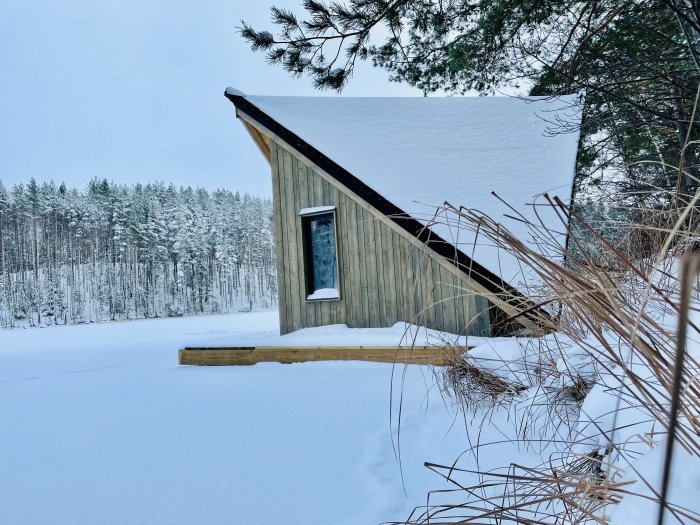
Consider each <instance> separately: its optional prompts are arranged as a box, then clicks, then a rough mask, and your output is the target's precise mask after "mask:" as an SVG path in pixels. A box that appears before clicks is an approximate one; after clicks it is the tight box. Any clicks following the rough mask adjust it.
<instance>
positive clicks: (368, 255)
mask: <svg viewBox="0 0 700 525" xmlns="http://www.w3.org/2000/svg"><path fill="white" fill-rule="evenodd" d="M359 209H360V210H362V222H363V228H362V229H363V231H364V236H365V245H364V252H365V265H366V266H367V299H368V302H369V326H373V327H378V326H383V325H382V323H381V318H382V315H381V313H380V311H381V309H382V305H380V302H379V278H378V276H377V250H376V248H375V246H376V242H377V241H376V239H375V236H374V218H373V217H372V215H370V213H369V212H368V211H367V210H365V209H363V208H359Z"/></svg>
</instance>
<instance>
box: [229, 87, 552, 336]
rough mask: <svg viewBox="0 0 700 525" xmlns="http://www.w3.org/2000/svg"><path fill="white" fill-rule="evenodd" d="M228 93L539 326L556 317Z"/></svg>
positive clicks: (239, 94) (235, 92)
mask: <svg viewBox="0 0 700 525" xmlns="http://www.w3.org/2000/svg"><path fill="white" fill-rule="evenodd" d="M224 95H225V96H226V98H227V99H229V100H230V101H231V102H232V103H233V105H234V106H235V107H236V110H238V111H240V112H242V113H244V114H245V115H247V116H248V117H249V118H251V119H253V120H254V121H256V122H258V123H259V124H260V125H261V126H263V127H265V128H267V129H269V130H270V131H271V132H273V133H274V134H276V135H277V136H278V137H280V138H281V139H283V140H284V141H285V142H287V143H288V144H289V145H290V146H292V147H293V148H294V149H296V150H297V151H298V152H299V153H301V154H302V155H304V156H305V157H306V158H308V159H309V160H311V161H312V162H313V163H314V164H316V165H317V166H318V167H320V168H321V169H322V170H323V171H325V172H326V173H327V174H328V175H330V176H331V177H333V178H334V179H335V180H336V181H338V182H339V183H340V184H342V185H343V186H345V187H346V188H348V189H349V190H350V191H352V192H353V193H355V194H356V195H358V196H359V197H360V198H362V199H364V200H365V201H366V202H367V203H369V204H370V205H372V206H373V207H374V208H375V209H377V210H378V211H379V212H380V213H382V214H383V215H384V216H386V217H387V218H388V219H390V220H391V221H393V222H394V223H395V224H396V225H397V226H399V227H400V228H401V229H403V230H404V231H406V232H407V233H409V234H410V235H411V236H413V237H415V238H416V239H418V240H419V241H421V242H422V243H423V244H425V245H426V246H427V247H428V248H430V249H431V250H432V251H434V252H435V253H437V254H438V255H441V256H442V257H444V258H445V259H448V261H449V262H450V263H451V264H453V265H454V266H456V267H457V268H458V269H459V270H461V271H462V272H463V273H464V274H465V275H466V277H468V278H469V279H472V280H473V281H475V282H476V283H477V284H479V285H480V286H482V287H484V288H485V289H487V290H488V291H490V292H492V293H493V294H494V295H495V296H496V297H498V298H499V300H500V301H501V302H503V303H505V304H507V305H509V306H511V307H513V308H516V309H517V310H519V311H523V312H524V313H523V315H524V316H525V317H526V318H527V319H528V320H530V321H531V322H534V323H536V324H537V325H538V326H541V322H542V318H544V319H545V320H547V321H552V317H551V316H550V315H549V314H548V313H547V312H545V311H544V310H542V309H541V308H539V307H538V306H537V305H536V304H535V303H534V302H533V301H532V300H531V299H529V298H528V297H527V296H526V295H524V294H522V293H521V292H520V291H518V290H517V289H516V288H515V287H514V286H512V285H511V284H509V283H507V282H506V281H504V280H503V279H502V278H501V277H499V276H497V275H496V274H495V273H493V272H491V271H490V270H488V269H487V268H486V267H484V266H482V265H481V264H479V263H478V262H476V261H475V260H473V259H472V258H471V257H469V256H467V255H466V254H465V253H464V252H462V251H461V250H459V249H458V248H457V247H456V246H454V244H452V243H450V242H447V241H445V240H444V239H443V238H442V237H440V236H439V235H437V234H435V233H434V232H433V231H432V230H431V229H430V228H429V227H427V226H425V225H424V224H422V223H421V222H420V221H418V220H417V219H415V218H413V217H412V216H411V215H409V214H408V213H406V212H405V211H403V210H402V209H401V208H399V207H398V206H396V205H395V204H393V203H392V202H390V201H389V200H388V199H386V198H385V197H384V196H382V195H381V194H380V193H378V192H377V191H375V190H373V189H372V188H370V187H369V186H368V185H367V184H365V183H364V182H362V181H361V180H360V179H358V178H357V177H355V176H354V175H353V174H352V173H350V172H349V171H348V170H346V169H345V168H343V167H342V166H340V165H339V164H337V163H336V162H335V161H333V160H332V159H330V158H329V157H327V156H326V155H325V154H324V153H322V152H321V151H319V150H318V149H316V148H315V147H314V146H312V145H311V144H309V143H308V142H306V141H305V140H304V139H302V138H301V137H299V136H298V135H297V134H295V133H294V132H293V131H291V130H289V129H288V128H286V127H285V126H283V125H282V124H280V123H279V122H277V121H276V120H275V119H273V118H272V117H271V116H270V115H268V114H267V113H265V112H264V111H262V110H261V109H260V108H258V107H257V106H256V105H255V104H253V103H252V102H251V101H249V100H248V99H247V98H246V97H245V95H244V94H243V93H242V92H240V91H238V90H235V89H232V88H228V89H227V90H226V91H225V93H224Z"/></svg>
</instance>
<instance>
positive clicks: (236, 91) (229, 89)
mask: <svg viewBox="0 0 700 525" xmlns="http://www.w3.org/2000/svg"><path fill="white" fill-rule="evenodd" d="M224 93H225V94H226V95H230V96H232V97H243V98H245V93H243V91H241V90H240V89H236V88H235V87H227V88H226V91H224Z"/></svg>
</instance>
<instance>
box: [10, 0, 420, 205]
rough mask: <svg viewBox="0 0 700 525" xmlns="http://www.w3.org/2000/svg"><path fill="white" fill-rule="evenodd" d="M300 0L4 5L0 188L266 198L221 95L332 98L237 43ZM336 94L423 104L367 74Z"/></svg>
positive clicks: (259, 165)
mask: <svg viewBox="0 0 700 525" xmlns="http://www.w3.org/2000/svg"><path fill="white" fill-rule="evenodd" d="M273 3H274V4H275V5H278V6H282V7H287V8H290V9H293V10H296V11H297V12H298V13H301V3H302V0H262V1H259V0H250V1H241V0H190V1H183V0H167V1H166V0H148V1H145V2H144V1H143V0H89V1H88V0H63V1H61V2H54V1H50V0H2V2H0V64H2V70H3V75H2V80H1V81H0V181H2V183H3V184H4V185H5V186H7V187H10V186H12V185H14V184H17V183H22V182H27V181H29V179H30V178H31V177H34V178H35V179H36V180H37V181H38V182H43V181H49V180H54V181H55V182H57V183H59V182H65V183H66V184H67V185H69V186H78V187H83V186H84V185H85V184H87V182H88V181H89V180H90V179H92V178H94V177H98V178H100V179H102V178H106V179H108V180H112V181H114V182H120V183H134V182H142V183H145V182H151V181H156V180H162V181H165V182H166V183H174V184H176V185H184V186H187V185H190V186H202V187H204V188H207V189H215V188H227V189H230V190H234V191H235V190H238V191H241V192H248V193H251V194H256V195H267V196H269V195H270V194H271V187H270V170H269V165H268V164H267V162H266V161H265V160H264V158H263V157H262V155H261V154H260V152H259V151H258V149H257V147H256V146H255V144H254V143H253V142H252V140H251V139H250V137H249V136H248V134H247V132H246V131H245V130H244V128H243V126H242V125H241V123H240V122H238V121H237V120H236V119H235V113H234V108H233V105H232V104H231V103H230V102H229V101H228V100H226V99H225V98H224V96H223V93H224V89H225V88H226V87H227V86H234V87H236V88H238V89H240V90H241V91H243V92H244V93H248V94H255V95H298V96H331V95H335V94H334V93H329V92H320V91H317V90H315V89H314V88H313V87H312V85H311V81H310V79H308V78H302V79H294V78H292V77H290V76H289V75H288V74H287V73H286V72H284V71H283V70H282V69H281V68H280V67H273V66H268V65H267V63H266V62H265V59H264V56H263V55H261V54H259V53H253V52H252V51H250V49H249V47H248V45H247V44H246V42H245V41H243V39H242V38H241V37H240V36H239V35H238V31H237V28H238V27H240V25H241V23H240V21H241V20H245V21H246V22H248V23H250V24H252V25H253V26H254V27H256V28H267V29H271V28H272V24H271V23H270V21H269V20H270V13H269V7H270V5H272V4H273ZM342 96H421V93H420V91H419V90H417V89H414V88H411V87H409V86H406V85H402V84H397V83H392V82H389V80H388V76H387V74H386V73H385V72H384V71H382V70H379V69H375V68H372V67H371V66H370V65H369V64H363V65H361V66H360V67H359V68H358V69H357V70H356V72H355V76H354V77H353V79H351V81H350V84H349V85H348V87H347V88H346V89H345V90H344V91H343V93H342Z"/></svg>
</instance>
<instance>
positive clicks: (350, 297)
mask: <svg viewBox="0 0 700 525" xmlns="http://www.w3.org/2000/svg"><path fill="white" fill-rule="evenodd" d="M268 138H269V145H270V150H269V151H270V157H269V160H270V165H271V171H272V182H273V184H272V187H273V204H274V209H275V214H274V215H275V216H274V233H275V245H276V252H277V253H276V255H277V275H278V293H279V304H280V330H281V332H282V333H283V334H284V333H289V332H292V331H295V330H298V329H300V328H306V327H312V326H319V325H327V324H336V323H345V324H347V325H348V326H351V327H381V326H391V325H393V324H394V323H396V322H399V321H407V322H413V323H417V324H420V325H423V326H427V327H429V328H435V329H438V330H444V331H447V332H451V333H457V334H469V335H482V336H486V335H491V324H492V323H491V311H490V309H492V308H494V307H492V305H491V303H490V302H489V300H488V299H487V298H486V297H484V295H483V294H481V293H479V292H477V286H475V285H474V283H472V282H471V281H470V279H469V278H467V277H464V278H462V277H459V276H458V275H457V272H455V271H454V268H450V267H449V262H447V261H445V260H444V258H443V257H441V256H439V255H436V254H435V253H434V252H432V251H431V250H430V249H429V248H427V247H426V246H425V245H421V244H419V243H417V242H416V241H415V239H410V238H408V235H405V234H402V233H401V232H400V231H397V230H398V229H397V228H392V227H391V225H390V223H391V221H389V220H388V219H387V218H386V217H383V216H382V215H381V214H379V213H377V212H376V211H374V210H372V208H371V206H369V205H367V204H366V203H363V202H362V201H361V200H359V199H358V198H357V197H356V196H354V195H353V194H351V192H349V191H347V190H345V189H344V188H342V186H340V185H338V184H332V183H331V182H330V177H326V176H324V175H323V174H322V172H321V171H320V170H318V169H316V167H314V166H312V165H311V163H309V162H307V161H306V159H303V158H302V157H301V156H299V155H298V154H296V152H294V151H293V150H292V148H290V147H288V146H287V145H286V144H283V143H282V142H281V141H278V140H276V139H275V138H274V137H268ZM319 206H335V214H336V215H335V216H336V222H335V227H336V235H337V262H338V274H339V287H340V288H339V290H340V298H339V299H331V300H311V301H310V300H307V288H306V282H307V275H306V271H307V269H306V265H305V261H304V251H303V247H304V242H303V237H302V235H303V234H302V218H301V217H300V216H299V212H300V210H303V209H305V208H314V207H319ZM494 315H495V314H494Z"/></svg>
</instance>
